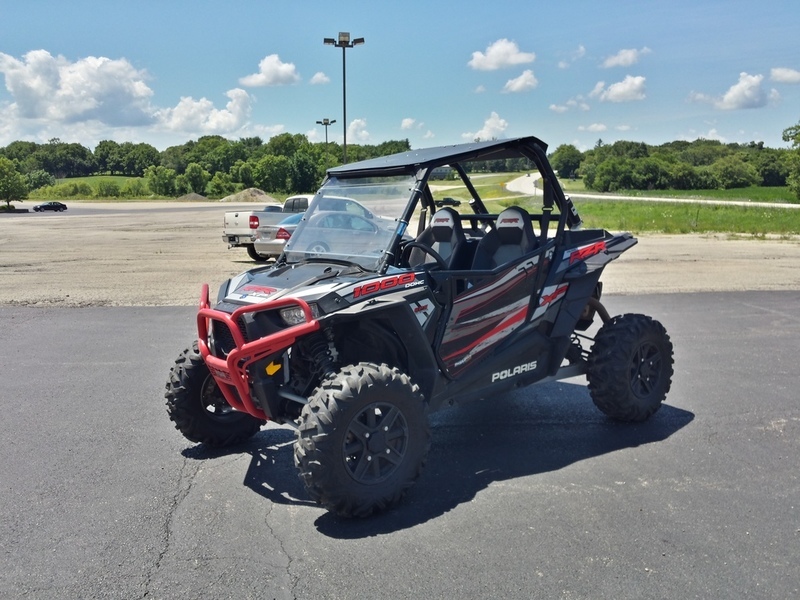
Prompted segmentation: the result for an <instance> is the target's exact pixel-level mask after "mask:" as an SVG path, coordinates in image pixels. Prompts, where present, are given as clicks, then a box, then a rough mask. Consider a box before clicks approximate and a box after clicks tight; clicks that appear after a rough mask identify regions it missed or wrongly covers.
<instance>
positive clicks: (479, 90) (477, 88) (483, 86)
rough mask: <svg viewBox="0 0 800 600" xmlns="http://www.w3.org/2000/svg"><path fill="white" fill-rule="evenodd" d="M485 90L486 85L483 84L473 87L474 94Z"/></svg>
mask: <svg viewBox="0 0 800 600" xmlns="http://www.w3.org/2000/svg"><path fill="white" fill-rule="evenodd" d="M485 91H486V86H485V85H479V86H478V87H476V88H475V93H476V94H482V93H483V92H485Z"/></svg>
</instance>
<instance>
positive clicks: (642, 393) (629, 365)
mask: <svg viewBox="0 0 800 600" xmlns="http://www.w3.org/2000/svg"><path fill="white" fill-rule="evenodd" d="M672 363H673V358H672V342H671V341H670V339H669V335H667V331H666V329H664V326H663V325H662V324H661V323H659V322H658V321H655V320H653V319H651V318H650V317H648V316H646V315H638V314H626V315H622V316H617V317H614V318H613V319H611V321H609V322H608V323H606V324H605V325H603V326H602V327H601V328H600V331H599V332H598V333H597V336H596V337H595V340H594V345H593V346H592V350H591V353H590V354H589V359H588V365H587V373H586V378H587V379H588V381H589V394H590V395H591V397H592V400H593V401H594V404H595V406H597V408H599V409H600V410H601V411H603V412H604V413H605V414H606V415H608V416H609V417H611V418H612V419H616V420H618V421H633V422H638V421H645V420H646V419H648V418H649V417H650V416H652V415H653V414H654V413H655V412H656V411H657V410H658V409H659V408H661V403H662V402H663V401H664V399H665V398H666V396H667V392H668V391H669V388H670V385H671V384H672V374H673V369H672Z"/></svg>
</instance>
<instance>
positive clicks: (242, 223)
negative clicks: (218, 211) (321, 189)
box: [222, 194, 312, 262]
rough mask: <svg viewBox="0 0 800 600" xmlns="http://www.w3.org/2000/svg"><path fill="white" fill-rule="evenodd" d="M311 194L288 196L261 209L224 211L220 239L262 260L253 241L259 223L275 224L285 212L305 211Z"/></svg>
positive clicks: (259, 260) (284, 215)
mask: <svg viewBox="0 0 800 600" xmlns="http://www.w3.org/2000/svg"><path fill="white" fill-rule="evenodd" d="M311 198H312V196H309V195H305V194H301V195H298V196H290V197H288V198H287V199H286V201H285V202H284V203H283V204H279V203H277V202H271V203H269V204H266V205H264V207H263V209H262V210H256V211H251V210H232V211H228V212H226V213H225V220H224V222H223V225H222V241H224V242H227V244H228V248H229V249H230V248H241V247H244V248H246V249H247V254H248V255H249V256H250V258H252V259H253V260H255V261H258V262H262V261H265V260H266V259H267V258H266V257H265V256H261V255H259V254H258V253H257V252H256V250H255V247H254V246H253V242H254V241H255V237H256V230H257V229H258V228H259V226H261V225H275V224H277V223H278V222H280V221H282V220H283V219H285V218H286V216H287V214H290V213H299V212H305V210H306V209H307V208H308V203H309V201H310V200H311Z"/></svg>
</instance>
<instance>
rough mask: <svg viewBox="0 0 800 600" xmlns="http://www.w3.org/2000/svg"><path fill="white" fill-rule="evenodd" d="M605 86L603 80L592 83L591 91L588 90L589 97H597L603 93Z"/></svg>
mask: <svg viewBox="0 0 800 600" xmlns="http://www.w3.org/2000/svg"><path fill="white" fill-rule="evenodd" d="M605 87H606V82H605V81H598V82H597V83H595V84H594V88H592V91H591V92H589V97H590V98H597V97H598V96H599V95H600V94H602V93H603V90H604V89H605Z"/></svg>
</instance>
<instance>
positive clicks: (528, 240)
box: [472, 206, 539, 271]
mask: <svg viewBox="0 0 800 600" xmlns="http://www.w3.org/2000/svg"><path fill="white" fill-rule="evenodd" d="M538 245H539V241H538V240H537V238H536V236H535V235H534V233H533V224H532V222H531V216H530V215H529V214H528V213H527V212H526V211H525V210H523V209H522V208H520V207H518V206H511V207H509V208H507V209H505V210H504V211H503V212H501V213H500V214H499V215H497V221H496V222H495V227H494V229H492V230H491V231H489V232H488V233H487V234H486V235H485V236H484V237H483V238H481V241H480V242H479V243H478V247H477V248H476V250H475V258H474V260H473V262H472V268H473V270H476V271H487V270H491V269H495V268H497V267H498V266H499V265H502V264H505V263H507V262H509V261H512V260H515V259H517V258H519V257H521V256H524V255H525V254H528V253H529V252H532V251H533V250H535V249H536V248H537V247H538Z"/></svg>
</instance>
